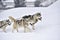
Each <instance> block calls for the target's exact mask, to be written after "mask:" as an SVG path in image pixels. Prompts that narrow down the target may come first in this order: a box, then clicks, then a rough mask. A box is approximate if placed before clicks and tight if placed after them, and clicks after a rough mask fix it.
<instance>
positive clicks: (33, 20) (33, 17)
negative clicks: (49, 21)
mask: <svg viewBox="0 0 60 40" xmlns="http://www.w3.org/2000/svg"><path fill="white" fill-rule="evenodd" d="M22 18H23V19H24V20H25V21H26V22H28V23H29V24H30V25H31V26H32V29H33V30H35V28H34V25H35V23H37V22H38V20H41V19H42V17H41V13H36V14H33V15H28V16H23V17H22Z"/></svg>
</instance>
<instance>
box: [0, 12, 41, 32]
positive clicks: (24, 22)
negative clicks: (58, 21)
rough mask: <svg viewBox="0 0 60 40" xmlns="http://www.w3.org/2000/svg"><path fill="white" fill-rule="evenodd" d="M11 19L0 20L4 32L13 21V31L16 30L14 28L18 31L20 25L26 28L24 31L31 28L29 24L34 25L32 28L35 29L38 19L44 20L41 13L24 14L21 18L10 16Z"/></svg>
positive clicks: (0, 26)
mask: <svg viewBox="0 0 60 40" xmlns="http://www.w3.org/2000/svg"><path fill="white" fill-rule="evenodd" d="M8 18H9V19H7V20H2V21H0V28H2V29H3V31H4V32H6V27H7V26H8V25H11V23H13V25H12V27H13V29H12V32H14V30H16V31H17V32H18V28H19V27H23V28H24V32H27V29H28V31H30V30H31V29H30V28H29V27H28V26H29V25H31V26H32V29H33V30H35V26H34V25H35V24H36V23H37V22H38V20H40V21H41V20H42V17H41V13H35V14H33V15H25V16H23V17H22V18H21V19H19V20H18V19H15V18H14V17H12V16H9V17H8Z"/></svg>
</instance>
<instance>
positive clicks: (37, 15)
mask: <svg viewBox="0 0 60 40" xmlns="http://www.w3.org/2000/svg"><path fill="white" fill-rule="evenodd" d="M34 16H35V17H36V19H38V20H42V17H41V13H36V14H34Z"/></svg>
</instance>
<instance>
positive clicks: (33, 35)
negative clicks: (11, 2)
mask: <svg viewBox="0 0 60 40" xmlns="http://www.w3.org/2000/svg"><path fill="white" fill-rule="evenodd" d="M36 12H41V14H42V22H40V21H39V22H38V23H36V25H35V30H32V31H31V32H27V33H24V32H23V30H22V29H21V28H20V29H19V32H18V33H17V32H14V33H12V32H11V27H12V26H11V27H10V26H8V27H7V28H6V31H7V33H4V32H2V30H1V29H0V40H60V0H58V1H57V2H55V3H54V4H52V5H51V6H49V7H46V8H45V7H44V8H38V7H36V8H14V9H10V10H5V11H4V12H1V13H0V20H4V19H8V16H13V17H14V18H19V17H22V16H24V15H29V14H31V15H32V14H34V13H36Z"/></svg>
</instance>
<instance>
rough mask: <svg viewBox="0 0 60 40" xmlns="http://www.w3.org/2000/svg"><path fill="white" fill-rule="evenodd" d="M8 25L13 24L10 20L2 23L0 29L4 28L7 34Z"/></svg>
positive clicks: (0, 22)
mask: <svg viewBox="0 0 60 40" xmlns="http://www.w3.org/2000/svg"><path fill="white" fill-rule="evenodd" d="M8 25H11V22H10V21H9V20H2V21H0V28H2V29H3V31H4V32H6V31H5V29H6V27H7V26H8Z"/></svg>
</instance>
